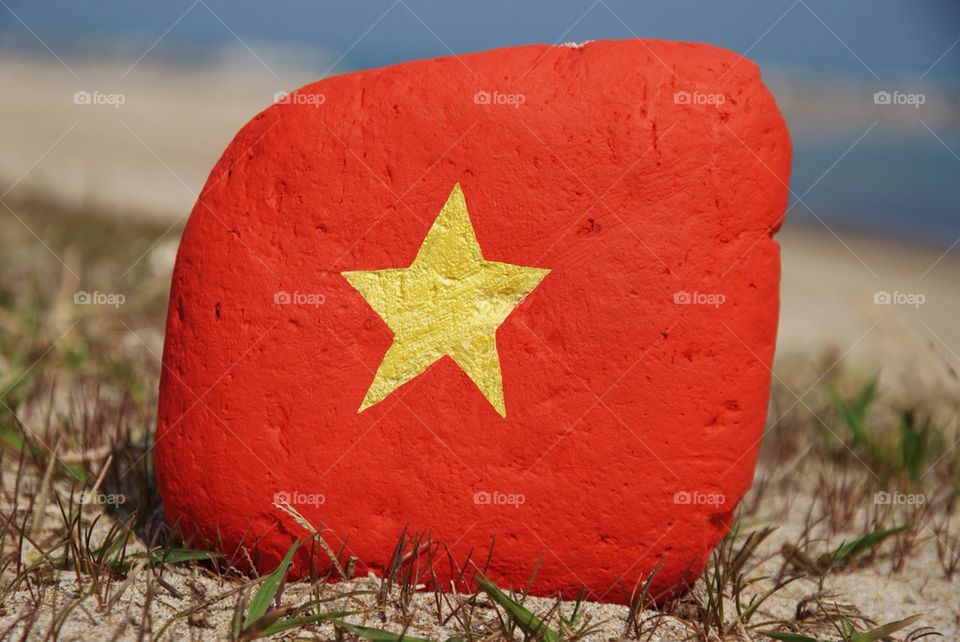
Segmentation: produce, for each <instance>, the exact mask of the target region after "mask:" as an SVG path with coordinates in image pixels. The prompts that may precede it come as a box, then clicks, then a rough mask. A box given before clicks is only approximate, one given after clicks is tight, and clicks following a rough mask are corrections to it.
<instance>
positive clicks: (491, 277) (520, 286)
mask: <svg viewBox="0 0 960 642" xmlns="http://www.w3.org/2000/svg"><path fill="white" fill-rule="evenodd" d="M548 272H549V270H545V269H541V268H532V267H524V266H520V265H511V264H510V263H498V262H495V261H486V260H484V258H483V255H482V253H481V251H480V245H479V244H478V243H477V237H476V236H475V234H474V231H473V225H472V224H471V223H470V215H469V214H468V213H467V203H466V201H465V200H464V197H463V191H462V190H461V189H460V184H459V183H457V184H456V185H454V186H453V190H452V191H451V192H450V196H449V197H448V198H447V202H446V204H444V206H443V208H442V209H441V210H440V213H439V214H438V215H437V218H436V220H435V221H434V222H433V226H432V227H431V228H430V231H429V232H427V236H426V238H424V240H423V244H422V245H421V246H420V250H419V251H418V252H417V257H416V258H415V259H414V260H413V263H412V264H411V265H410V267H408V268H398V269H390V270H369V271H367V270H363V271H355V272H344V273H343V276H344V277H345V278H346V279H347V281H349V283H350V285H352V286H353V287H354V288H355V289H356V290H357V291H358V292H360V294H362V295H363V297H364V298H365V299H366V300H367V303H368V304H369V305H370V307H371V308H373V309H374V311H376V313H377V314H379V315H380V318H381V319H383V321H384V323H386V324H387V326H388V327H389V328H390V330H392V331H393V335H394V336H393V343H392V344H391V346H390V348H389V349H388V350H387V353H386V354H385V355H384V357H383V361H382V362H381V363H380V367H379V368H378V369H377V373H376V375H375V376H374V379H373V383H372V384H370V388H369V389H368V390H367V394H366V396H365V397H364V398H363V402H362V403H361V404H360V409H359V410H358V411H357V412H363V411H364V410H365V409H367V408H369V407H370V406H372V405H374V404H376V403H379V402H380V401H383V399H385V398H386V397H387V395H389V394H390V393H391V392H393V391H394V390H396V389H397V388H399V387H400V386H402V385H403V384H405V383H406V382H408V381H410V380H411V379H413V378H414V377H416V376H417V375H419V374H420V373H421V372H423V371H424V370H426V369H427V368H428V367H429V366H430V365H431V364H433V363H434V362H435V361H437V360H438V359H440V358H441V357H443V356H445V355H446V356H449V357H450V358H452V359H453V360H454V362H456V364H457V365H458V366H460V368H461V369H463V371H464V372H465V373H467V375H468V376H469V377H470V378H471V379H472V380H473V382H474V383H475V384H476V385H477V387H478V388H479V389H480V391H481V392H482V393H483V395H484V396H485V397H486V398H487V401H489V402H490V403H491V404H492V405H493V407H494V408H495V409H496V411H497V412H498V413H500V416H501V417H506V414H507V411H506V407H505V405H504V401H503V380H502V377H501V374H500V357H499V355H498V354H497V339H496V332H497V328H498V327H500V324H501V323H503V321H504V320H505V319H506V318H507V316H509V315H510V313H511V312H513V309H514V308H515V307H516V306H517V304H519V303H520V301H522V300H523V298H524V297H525V296H527V295H528V294H529V293H530V292H532V291H533V289H534V288H535V287H537V285H538V284H539V283H540V281H541V280H542V279H543V277H545V276H546V275H547V273H548Z"/></svg>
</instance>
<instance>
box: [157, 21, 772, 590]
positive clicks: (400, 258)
mask: <svg viewBox="0 0 960 642" xmlns="http://www.w3.org/2000/svg"><path fill="white" fill-rule="evenodd" d="M789 165H790V142H789V137H788V134H787V130H786V127H785V125H784V122H783V119H782V118H781V116H780V113H779V111H778V109H777V107H776V105H775V103H774V101H773V99H772V97H771V96H770V94H769V93H768V92H767V90H766V89H765V88H764V86H763V84H762V82H761V80H760V75H759V72H758V70H757V68H756V67H755V66H754V65H753V64H752V63H750V62H749V61H747V60H744V59H742V58H740V57H738V56H737V55H735V54H732V53H730V52H727V51H724V50H720V49H716V48H713V47H708V46H703V45H693V44H681V43H672V42H660V41H641V40H627V41H618V42H606V41H605V42H592V43H589V44H586V45H582V46H575V47H570V46H560V47H549V46H527V47H518V48H512V49H503V50H497V51H490V52H485V53H479V54H473V55H466V56H455V57H450V58H443V59H438V60H425V61H417V62H410V63H406V64H402V65H398V66H394V67H388V68H384V69H376V70H371V71H365V72H360V73H354V74H348V75H344V76H339V77H334V78H329V79H325V80H323V81H320V82H317V83H314V84H312V85H308V86H307V87H304V88H302V89H300V90H298V91H296V92H294V93H292V94H289V95H287V96H285V97H283V98H281V99H280V100H279V101H278V102H277V103H276V104H274V105H272V106H271V107H269V108H268V109H266V110H265V111H264V112H262V113H260V114H259V115H257V116H256V117H255V118H254V119H253V120H252V121H251V122H250V123H249V124H248V125H246V126H245V127H244V128H243V129H242V130H241V131H240V133H239V134H238V135H237V136H236V138H235V139H234V141H233V142H232V143H231V144H230V146H229V147H228V148H227V150H226V152H225V153H224V155H223V157H222V158H221V160H220V161H219V162H218V163H217V165H216V166H215V167H214V169H213V171H212V172H211V174H210V177H209V179H208V181H207V183H206V186H205V187H204V189H203V192H202V194H201V196H200V198H199V200H198V203H197V205H196V207H195V208H194V210H193V213H192V215H191V217H190V220H189V223H188V225H187V227H186V230H185V232H184V235H183V241H182V243H181V246H180V251H179V255H178V258H177V265H176V269H175V272H174V277H173V285H172V291H171V299H170V311H169V317H168V322H167V334H166V344H165V347H164V355H163V366H164V367H163V373H162V377H161V383H160V403H159V416H158V427H157V437H156V439H157V441H156V466H157V479H158V483H159V488H160V492H161V495H162V499H163V503H164V507H165V513H166V518H167V520H168V521H169V522H170V523H171V524H175V525H176V526H177V527H178V528H179V529H180V530H182V531H183V532H184V533H185V534H186V535H188V536H190V537H193V538H194V539H193V542H194V543H195V544H197V543H198V542H207V543H209V544H210V545H217V546H220V547H221V548H222V549H223V550H224V551H225V552H226V553H227V554H228V555H229V556H230V557H231V558H232V559H233V560H234V561H235V562H236V563H238V564H242V563H244V560H251V561H252V563H254V564H255V565H257V566H259V567H261V569H270V568H273V567H274V566H275V565H276V564H277V563H278V562H279V561H280V559H281V558H282V557H283V555H284V553H285V552H286V551H287V549H288V548H289V547H290V545H291V543H292V542H293V541H294V540H295V539H296V538H304V537H307V536H308V535H309V533H308V532H307V531H306V530H305V529H304V527H303V526H302V525H301V524H299V523H298V521H297V519H296V518H295V517H294V516H292V515H291V513H290V511H287V510H283V509H282V508H283V507H286V506H287V505H289V506H290V507H292V508H293V509H294V510H295V511H296V512H297V513H299V514H300V515H302V516H303V518H305V519H306V520H307V521H308V522H310V524H312V525H313V527H316V528H317V529H318V530H319V531H320V532H321V534H322V536H323V537H324V539H325V540H326V542H327V543H328V544H329V545H330V547H331V548H332V549H333V550H335V551H340V553H341V560H343V561H345V560H346V559H347V558H348V557H351V556H352V557H355V558H356V560H357V562H356V571H355V572H356V573H357V574H365V573H367V572H370V571H372V572H374V573H377V574H382V573H383V572H384V569H385V568H386V567H387V566H388V565H389V563H390V559H391V557H392V555H393V551H394V547H395V545H396V542H397V540H398V538H399V537H400V535H401V532H403V531H404V529H406V532H407V533H418V532H429V536H430V541H431V542H432V543H433V546H435V547H436V550H437V552H436V553H435V554H434V570H433V573H434V577H435V579H436V581H437V582H438V583H439V584H440V585H441V586H443V587H449V586H450V582H451V580H452V579H454V578H456V577H457V575H458V574H459V568H458V567H460V566H463V567H465V568H466V571H467V572H466V577H468V578H469V577H472V575H473V573H474V572H475V571H476V570H477V567H482V566H484V560H485V559H486V557H487V552H488V549H489V547H490V546H491V543H492V542H493V541H494V539H495V542H496V543H495V546H494V548H493V553H492V557H491V561H490V563H489V566H488V567H487V568H486V570H487V573H488V574H489V576H490V577H491V578H492V579H493V580H494V581H496V582H497V583H499V584H500V585H501V586H513V587H518V588H519V587H522V586H524V585H525V584H526V582H527V580H528V579H529V577H530V574H531V572H532V571H533V569H534V567H535V566H536V565H537V562H538V559H540V558H542V563H541V565H540V567H539V570H538V571H537V574H536V577H535V579H534V581H533V585H532V590H533V592H534V593H535V594H541V595H554V594H557V592H559V593H561V594H562V595H563V596H565V597H568V598H572V597H576V595H577V593H578V592H579V590H580V589H581V587H585V588H586V589H587V591H588V592H587V593H586V597H588V598H589V599H594V600H602V601H612V602H618V601H624V600H625V599H627V596H628V595H629V593H630V592H631V591H632V590H633V589H634V588H635V587H636V585H637V583H638V581H641V580H642V579H643V578H645V577H646V576H648V575H649V573H650V572H651V571H652V570H653V569H654V568H658V571H657V573H656V575H655V579H654V582H653V591H654V592H655V593H656V592H661V591H667V590H670V589H672V588H676V587H678V586H682V585H683V584H684V583H688V582H690V581H691V580H693V579H694V578H695V577H696V576H697V575H698V574H699V573H700V572H701V570H702V568H703V566H704V564H705V561H706V558H707V556H708V555H709V552H710V551H711V549H712V548H713V547H714V546H715V545H716V544H717V542H718V541H719V540H720V538H721V537H722V536H723V535H724V533H725V532H726V531H727V529H728V526H729V524H730V521H731V515H732V512H733V510H734V508H735V507H736V504H737V502H738V500H739V499H740V497H741V496H742V495H743V493H744V492H745V491H746V490H747V488H748V487H749V485H750V482H751V478H752V475H753V468H754V463H755V459H756V455H757V449H758V445H759V441H760V437H761V433H762V429H763V423H764V417H765V412H766V404H767V395H768V392H769V382H770V372H769V365H770V362H771V359H772V356H773V350H774V342H775V338H776V325H777V314H778V288H779V247H778V245H777V243H776V242H775V241H774V240H773V239H772V235H773V233H774V232H775V231H776V230H777V228H778V227H779V224H780V220H781V218H782V216H783V213H784V208H785V205H786V200H787V187H786V184H787V182H788V176H789ZM448 552H449V555H448ZM312 560H313V561H311V558H310V556H309V553H308V551H307V550H306V549H301V551H300V552H299V553H298V557H297V558H296V563H295V566H294V572H295V573H296V574H299V575H303V574H306V573H308V572H310V570H311V568H310V566H311V564H314V563H316V564H319V567H318V569H313V570H315V571H316V570H319V572H326V571H328V570H329V567H330V562H329V560H327V559H326V557H325V556H323V555H320V556H316V557H314V558H312ZM429 579H430V577H429V575H428V576H427V577H426V580H427V582H426V583H428V584H429V583H430V582H429ZM458 586H461V585H458ZM461 588H462V586H461Z"/></svg>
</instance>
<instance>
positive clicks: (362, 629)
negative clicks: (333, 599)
mask: <svg viewBox="0 0 960 642" xmlns="http://www.w3.org/2000/svg"><path fill="white" fill-rule="evenodd" d="M336 626H337V628H338V629H343V630H344V631H349V632H350V633H353V634H354V635H355V636H357V637H358V638H361V639H363V640H373V642H435V641H434V640H428V639H426V638H415V637H410V636H409V635H404V634H402V633H391V632H390V631H384V630H383V629H372V628H370V627H367V626H359V625H357V624H350V623H349V622H342V621H337V622H336Z"/></svg>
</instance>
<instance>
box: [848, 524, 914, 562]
mask: <svg viewBox="0 0 960 642" xmlns="http://www.w3.org/2000/svg"><path fill="white" fill-rule="evenodd" d="M908 528H910V525H909V524H904V525H903V526H897V527H895V528H887V529H883V530H878V531H873V532H872V533H868V534H866V535H864V536H863V537H858V538H857V539H854V540H850V541H849V542H844V543H843V544H841V545H840V547H839V548H837V550H835V551H834V552H833V554H832V555H831V556H830V561H831V562H832V563H833V564H839V563H841V562H845V561H847V560H849V559H852V558H854V557H856V556H857V555H859V554H860V553H863V552H864V551H867V550H869V549H871V548H873V547H874V546H876V545H877V544H879V543H880V542H882V541H883V540H885V539H887V538H888V537H890V536H891V535H896V534H897V533H902V532H903V531H905V530H907V529H908Z"/></svg>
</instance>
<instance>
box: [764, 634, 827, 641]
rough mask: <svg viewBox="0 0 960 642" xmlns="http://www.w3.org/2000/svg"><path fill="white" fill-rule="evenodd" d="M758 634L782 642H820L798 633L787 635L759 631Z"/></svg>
mask: <svg viewBox="0 0 960 642" xmlns="http://www.w3.org/2000/svg"><path fill="white" fill-rule="evenodd" d="M759 633H760V634H761V635H765V636H767V637H768V638H772V639H774V640H782V641H783V642H820V640H818V639H817V638H812V637H810V636H809V635H801V634H800V633H787V632H785V631H784V632H781V631H760V632H759Z"/></svg>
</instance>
